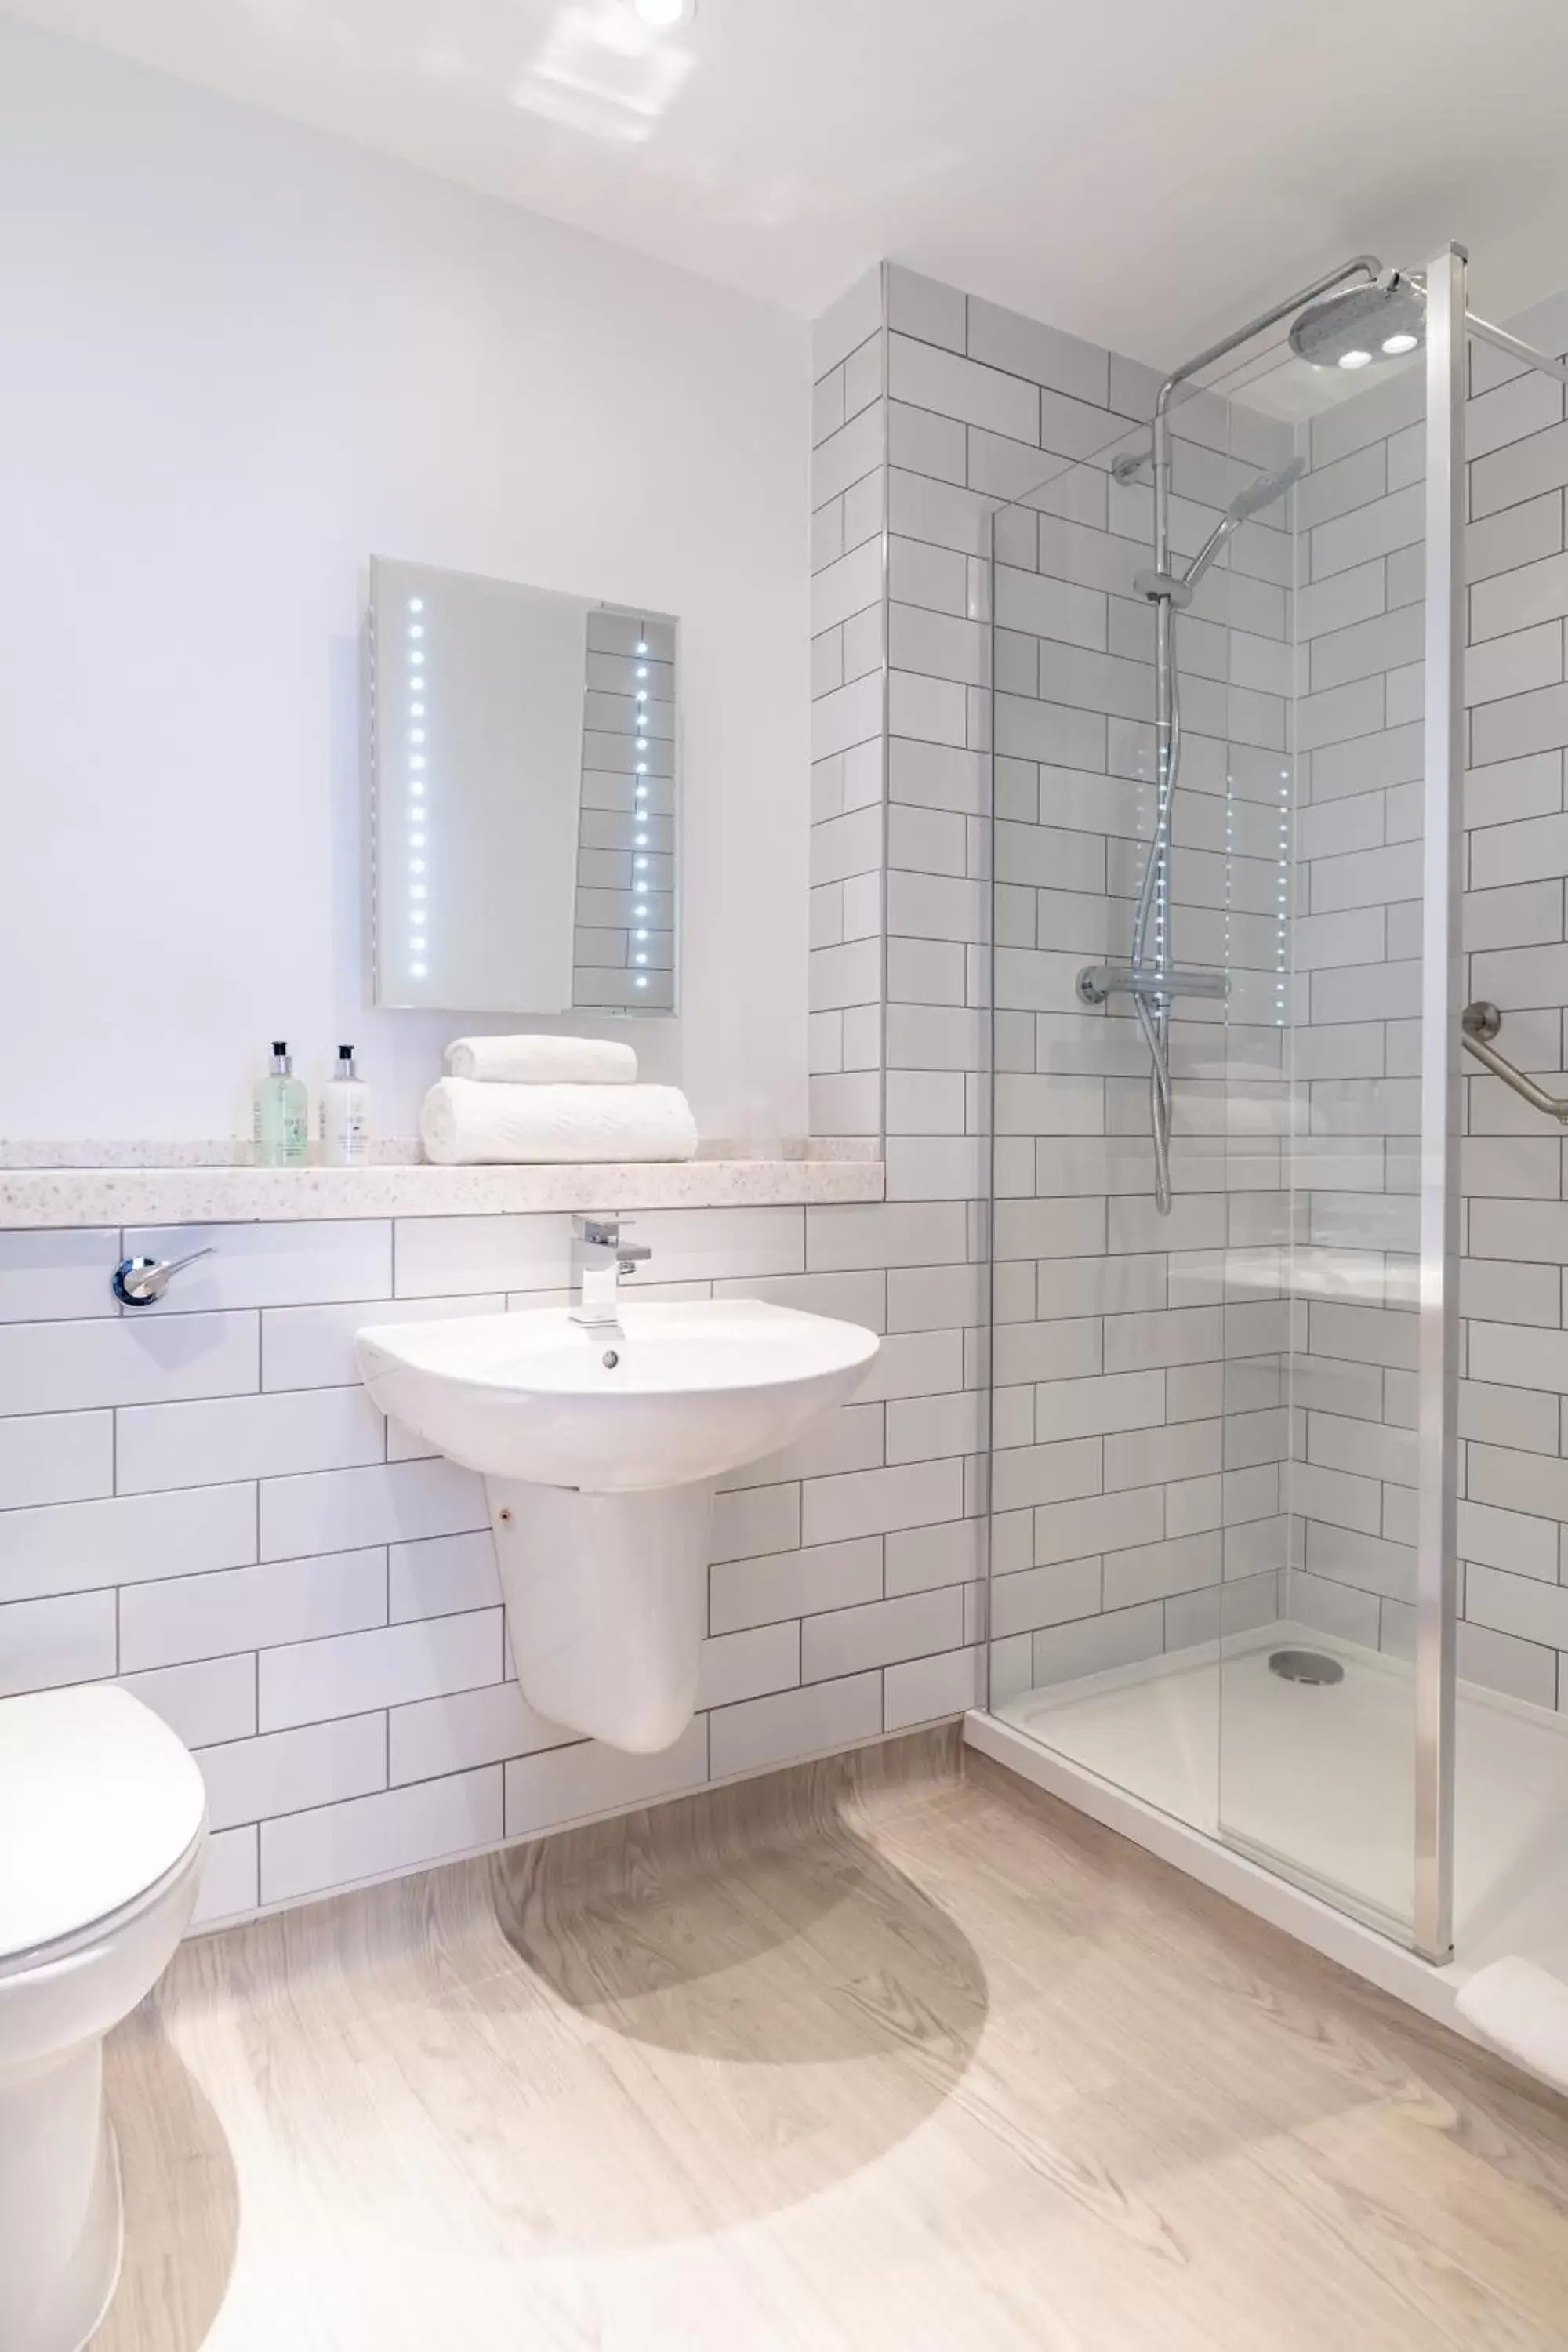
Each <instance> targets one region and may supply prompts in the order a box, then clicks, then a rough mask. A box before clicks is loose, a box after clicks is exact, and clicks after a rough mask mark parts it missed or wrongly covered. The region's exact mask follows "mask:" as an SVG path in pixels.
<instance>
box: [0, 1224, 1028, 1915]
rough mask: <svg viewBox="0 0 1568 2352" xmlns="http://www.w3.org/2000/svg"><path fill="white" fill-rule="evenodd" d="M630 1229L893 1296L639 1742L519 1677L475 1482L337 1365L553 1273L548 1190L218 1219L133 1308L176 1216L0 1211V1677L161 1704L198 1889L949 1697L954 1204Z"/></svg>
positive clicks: (384, 1858) (531, 1816)
mask: <svg viewBox="0 0 1568 2352" xmlns="http://www.w3.org/2000/svg"><path fill="white" fill-rule="evenodd" d="M638 1234H639V1237H640V1238H645V1239H647V1241H649V1243H650V1244H651V1245H652V1247H653V1250H654V1254H655V1255H654V1263H653V1266H652V1268H651V1269H650V1272H651V1275H652V1277H653V1279H654V1281H655V1282H656V1283H657V1282H659V1281H662V1280H665V1279H668V1280H671V1281H678V1282H679V1284H680V1285H681V1290H682V1295H683V1296H687V1297H706V1296H709V1295H710V1294H718V1295H721V1296H725V1297H771V1298H778V1299H782V1300H784V1302H786V1303H789V1304H796V1305H800V1306H805V1307H817V1308H819V1309H820V1310H821V1311H823V1312H825V1313H828V1314H842V1315H846V1316H849V1317H852V1318H857V1319H858V1320H861V1321H863V1322H865V1323H866V1324H868V1326H869V1327H871V1328H875V1329H876V1330H877V1331H879V1332H882V1331H884V1330H887V1329H888V1328H889V1322H891V1324H892V1325H893V1327H894V1328H893V1329H892V1332H891V1336H890V1337H889V1342H888V1347H887V1352H886V1356H885V1358H884V1360H882V1361H881V1362H880V1363H879V1366H878V1367H877V1369H876V1372H875V1374H874V1376H873V1378H872V1380H871V1381H869V1382H868V1385H867V1388H866V1391H864V1394H863V1398H862V1399H858V1400H857V1401H856V1402H853V1403H851V1404H849V1405H847V1406H846V1407H845V1408H843V1409H842V1410H841V1411H840V1412H838V1413H837V1414H836V1415H835V1416H833V1417H832V1418H831V1419H830V1420H829V1421H827V1422H826V1423H824V1424H823V1425H822V1426H821V1427H820V1429H819V1430H817V1431H816V1432H815V1433H811V1434H809V1435H808V1436H807V1437H806V1439H805V1440H804V1441H803V1442H802V1444H800V1445H798V1446H796V1447H795V1448H793V1449H791V1451H790V1453H789V1454H787V1455H781V1456H778V1457H776V1458H775V1459H774V1460H773V1462H770V1463H763V1464H757V1465H749V1466H748V1467H747V1468H746V1469H744V1470H743V1471H742V1472H740V1473H739V1474H737V1475H736V1477H735V1478H734V1479H733V1480H731V1482H730V1484H729V1486H727V1488H726V1490H725V1491H724V1492H723V1493H721V1495H720V1496H719V1498H718V1503H717V1507H716V1511H715V1524H714V1539H713V1546H712V1551H713V1559H714V1566H713V1568H712V1570H711V1571H710V1626H709V1630H710V1640H709V1641H708V1643H707V1645H706V1648H705V1652H704V1656H703V1664H702V1678H701V1686H700V1713H699V1715H698V1717H697V1719H696V1721H695V1722H694V1723H693V1725H692V1727H691V1728H690V1729H689V1732H688V1733H686V1734H685V1735H684V1736H683V1738H681V1740H680V1741H679V1743H678V1744H677V1746H676V1747H675V1748H672V1749H670V1750H669V1751H668V1753H667V1754H666V1755H664V1756H662V1757H652V1758H633V1757H626V1756H620V1755H617V1754H616V1752H615V1751H613V1750H611V1749H607V1748H602V1747H600V1746H598V1745H596V1744H595V1743H594V1742H592V1741H584V1740H582V1739H580V1738H578V1737H577V1736H576V1735H575V1734H574V1733H572V1732H569V1731H567V1730H564V1729H563V1727H561V1726H559V1725H557V1724H552V1723H549V1722H546V1721H545V1720H544V1719H543V1718H542V1717H540V1716H537V1715H536V1714H534V1713H533V1711H532V1710H531V1708H530V1707H529V1706H528V1705H527V1704H526V1702H525V1701H524V1699H523V1697H522V1695H521V1691H520V1690H519V1688H518V1685H517V1683H516V1681H515V1679H513V1676H512V1668H511V1662H510V1653H509V1650H508V1648H507V1644H506V1641H505V1635H504V1616H503V1612H502V1609H501V1605H500V1585H499V1580H498V1577H497V1572H496V1564H495V1554H494V1549H493V1547H492V1544H491V1541H490V1536H489V1523H488V1518H487V1513H486V1506H485V1498H484V1492H483V1487H482V1485H481V1483H480V1481H479V1479H478V1478H476V1477H474V1476H472V1475H470V1474H469V1473H468V1472H467V1471H463V1470H459V1469H457V1468H455V1467H454V1466H453V1465H451V1464H449V1463H447V1462H446V1461H445V1460H443V1459H441V1458H439V1457H425V1458H413V1459H406V1458H399V1448H400V1443H401V1433H398V1432H397V1431H395V1430H394V1429H389V1428H388V1427H387V1425H386V1424H384V1423H383V1422H382V1421H381V1418H380V1416H379V1415H378V1414H377V1413H376V1412H374V1409H373V1408H372V1407H371V1406H370V1404H369V1402H368V1399H367V1398H366V1397H365V1395H364V1392H363V1390H362V1389H361V1387H360V1386H359V1383H358V1381H357V1379H356V1376H355V1372H354V1366H353V1334H354V1332H355V1331H356V1330H357V1329H358V1328H360V1327H361V1326H362V1325H364V1324H372V1323H377V1322H382V1321H386V1320H390V1319H393V1318H407V1317H425V1316H427V1315H431V1314H443V1313H454V1314H463V1313H476V1312H492V1313H502V1312H505V1311H506V1299H507V1297H508V1296H509V1295H510V1297H513V1299H514V1300H516V1302H517V1303H519V1304H530V1305H531V1304H533V1303H535V1302H536V1301H537V1300H538V1299H540V1298H541V1297H549V1296H552V1295H555V1294H559V1293H560V1292H561V1291H562V1290H563V1287H564V1286H565V1284H566V1281H567V1278H568V1263H569V1226H568V1221H567V1220H565V1219H564V1218H559V1217H552V1216H538V1217H513V1216H496V1217H474V1218H454V1219H448V1218H430V1219H423V1218H421V1219H408V1220H403V1221H399V1222H397V1223H395V1224H394V1223H353V1222H349V1223H321V1224H312V1223H309V1222H307V1223H288V1224H274V1225H267V1224H261V1225H243V1226H241V1225H235V1226H228V1225H224V1226H217V1227H214V1228H211V1229H206V1228H204V1229H203V1230H202V1232H201V1233H200V1234H199V1235H195V1239H198V1240H200V1241H203V1242H206V1241H210V1242H212V1243H213V1244H216V1253H217V1255H216V1257H215V1258H214V1259H212V1260H210V1261H208V1262H207V1263H206V1264H205V1265H204V1267H203V1268H202V1269H200V1273H201V1281H200V1283H199V1284H195V1283H192V1284H187V1285H184V1286H182V1287H181V1288H180V1289H179V1290H176V1291H171V1293H170V1295H169V1297H168V1298H167V1300H166V1301H164V1302H163V1304H161V1305H159V1306H157V1307H151V1308H147V1309H144V1310H139V1311H137V1312H134V1313H131V1312H121V1311H120V1310H118V1309H116V1307H115V1306H114V1302H113V1300H112V1298H111V1297H110V1289H109V1274H110V1269H111V1267H112V1266H113V1265H114V1263H115V1261H116V1260H117V1258H118V1257H119V1256H120V1255H121V1254H122V1251H123V1250H124V1249H126V1248H129V1247H132V1246H135V1247H138V1248H141V1247H149V1248H161V1247H164V1246H166V1245H172V1244H176V1243H184V1241H185V1239H186V1236H185V1234H183V1233H179V1232H163V1233H161V1234H156V1235H151V1234H133V1235H132V1234H125V1235H122V1234H121V1233H119V1232H117V1231H104V1232H99V1233H94V1234H88V1235H83V1234H79V1233H76V1232H69V1231H61V1232H53V1233H16V1234H0V1301H3V1302H4V1304H5V1308H6V1318H5V1321H4V1323H3V1324H0V1330H3V1331H4V1332H5V1333H8V1334H9V1335H10V1339H9V1343H8V1344H10V1345H11V1346H12V1347H13V1348H14V1349H15V1357H14V1365H15V1369H14V1371H13V1373H12V1375H11V1378H12V1381H13V1382H14V1385H13V1386H12V1387H10V1388H9V1389H8V1391H7V1392H6V1394H5V1399H4V1403H5V1418H0V1692H4V1693H6V1694H9V1693H11V1692H16V1691H23V1690H29V1689H41V1688H46V1687H49V1686H53V1685H58V1684H62V1683H68V1682H78V1681H83V1680H88V1679H96V1678H109V1677H114V1678H117V1679H119V1680H121V1681H122V1682H123V1683H124V1684H125V1685H126V1687H127V1688H129V1689H131V1690H133V1691H135V1692H136V1693H137V1695H138V1696H141V1697H142V1698H143V1699H145V1700H146V1701H147V1703H148V1704H149V1705H150V1706H153V1707H155V1708H156V1709H157V1710H158V1711H159V1712H160V1713H161V1714H162V1715H163V1716H164V1717H165V1718H166V1719H167V1720H168V1721H169V1722H170V1723H171V1724H173V1725H174V1727H175V1729H176V1730H178V1731H179V1732H180V1734H181V1736H182V1737H183V1738H184V1739H185V1740H186V1741H187V1742H188V1743H189V1744H190V1745H191V1747H192V1748H194V1749H195V1753H196V1755H197V1758H198V1760H199V1761H200V1763H201V1765H202V1768H203V1770H204V1772H205V1776H206V1780H207V1787H208V1801H209V1811H210V1818H211V1823H212V1827H213V1830H214V1832H215V1836H214V1840H213V1846H212V1859H211V1861H210V1863H209V1866H208V1870H207V1874H206V1877H205V1884H204V1888H203V1894H202V1899H201V1909H200V1913H199V1918H200V1920H201V1921H203V1922H210V1921H211V1920H214V1919H216V1918H220V1917H226V1916H240V1915H243V1914H245V1913H247V1912H250V1911H253V1910H255V1909H256V1908H257V1907H258V1906H266V1905H270V1904H274V1903H281V1902H286V1901H290V1900H293V1899H296V1898H300V1897H304V1896H307V1895H318V1894H322V1893H326V1892H328V1891H330V1890H331V1889H332V1888H334V1887H338V1886H342V1885H351V1884H353V1883H355V1882H356V1881H359V1880H363V1879H366V1878H370V1877H374V1876H378V1875H382V1874H387V1873H395V1872H397V1871H400V1870H411V1869H416V1868H418V1867H420V1866H421V1865H423V1864H426V1863H428V1862H432V1861H436V1860H438V1859H441V1858H443V1857H445V1856H447V1855H449V1854H454V1853H460V1852H463V1851H466V1850H471V1849H473V1848H474V1847H476V1846H483V1845H487V1844H493V1843H499V1842H500V1840H502V1839H503V1838H510V1837H525V1836H532V1835H535V1834H537V1833H539V1832H542V1831H545V1830H548V1829H551V1828H552V1827H555V1826H557V1825H559V1824H561V1823H563V1822H567V1821H571V1820H575V1819H580V1818H582V1817H583V1816H584V1815H586V1814H590V1813H594V1812H599V1811H607V1810H612V1809H615V1808H617V1807H620V1806H623V1805H630V1804H637V1803H641V1802H646V1801H651V1800H653V1799H655V1798H658V1797H660V1796H664V1795H669V1794H673V1793H675V1792H676V1791H677V1790H681V1789H688V1788H691V1787H695V1786H699V1785H700V1784H701V1783H702V1782H704V1781H705V1780H707V1779H708V1778H709V1777H710V1774H711V1775H712V1776H714V1777H721V1776H722V1775H724V1774H728V1773H734V1772H744V1771H751V1770H758V1769H764V1768H765V1767H767V1766H769V1765H773V1764H780V1763H787V1762H791V1761H794V1760H795V1759H799V1758H802V1757H805V1756H807V1755H811V1754H816V1753H819V1752H821V1751H823V1750H825V1749H830V1748H841V1747H844V1746H846V1745H847V1744H852V1743H853V1742H855V1741H858V1740H863V1739H871V1738H878V1737H879V1736H880V1735H881V1734H882V1733H883V1732H884V1731H892V1730H901V1729H903V1728H905V1727H908V1726H910V1724H913V1723H916V1722H920V1721H924V1720H929V1719H931V1718H934V1717H942V1716H945V1715H952V1714H954V1713H956V1712H958V1711H959V1710H960V1709H961V1708H962V1707H963V1706H965V1705H966V1704H969V1703H970V1702H971V1700H972V1698H973V1694H974V1691H975V1689H976V1687H977V1685H976V1676H977V1673H978V1666H979V1658H980V1651H979V1647H978V1643H979V1619H978V1606H977V1603H978V1596H979V1592H980V1584H979V1579H980V1577H981V1574H982V1557H983V1555H982V1548H981V1543H980V1528H981V1523H980V1521H979V1519H978V1518H977V1517H975V1516H974V1514H975V1513H976V1512H977V1511H978V1508H979V1496H978V1483H977V1481H976V1479H975V1477H974V1475H973V1461H974V1456H975V1454H976V1451H977V1448H978V1444H979V1438H978V1429H979V1412H980V1406H981V1402H982V1397H981V1391H980V1389H979V1386H978V1383H979V1381H980V1379H981V1377H982V1358H981V1355H980V1353H979V1351H978V1350H977V1349H975V1347H974V1346H973V1339H970V1340H969V1344H968V1345H966V1337H968V1335H971V1334H973V1331H974V1329H975V1328H976V1327H977V1325H978V1323H979V1320H980V1311H981V1306H982V1297H983V1283H982V1276H983V1272H984V1269H983V1266H982V1265H981V1264H980V1263H979V1261H978V1259H977V1257H976V1255H975V1249H976V1235H975V1232H974V1229H973V1222H972V1219H971V1217H970V1214H969V1213H968V1209H967V1206H966V1204H965V1203H963V1202H951V1201H941V1202H900V1203H898V1204H897V1205H889V1206H887V1207H849V1208H839V1207H821V1208H816V1207H813V1208H786V1209H775V1208H756V1209H736V1210H728V1209H719V1210H690V1211H674V1212H668V1213H663V1212H661V1213H658V1214H654V1213H647V1214H646V1215H644V1216H641V1217H639V1219H638ZM193 1271H194V1272H195V1269H193ZM889 1309H891V1313H889ZM8 1361H10V1359H8ZM889 1465H893V1466H889Z"/></svg>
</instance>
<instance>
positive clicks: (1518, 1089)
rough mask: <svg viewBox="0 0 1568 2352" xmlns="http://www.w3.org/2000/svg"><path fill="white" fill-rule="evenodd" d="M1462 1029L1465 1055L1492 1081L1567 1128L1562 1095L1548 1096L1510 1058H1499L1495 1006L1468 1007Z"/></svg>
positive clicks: (1499, 1021) (1498, 1020) (1499, 1020)
mask: <svg viewBox="0 0 1568 2352" xmlns="http://www.w3.org/2000/svg"><path fill="white" fill-rule="evenodd" d="M1459 1027H1460V1031H1461V1034H1462V1035H1463V1038H1464V1043H1465V1049H1466V1051H1467V1052H1468V1053H1471V1054H1473V1055H1475V1057H1476V1059H1477V1061H1478V1062H1479V1063H1481V1064H1483V1065H1484V1066H1485V1067H1486V1068H1487V1069H1489V1071H1490V1072H1491V1074H1492V1076H1493V1077H1495V1078H1500V1079H1501V1080H1502V1082H1503V1084H1504V1086H1505V1087H1512V1088H1513V1090H1514V1093H1515V1094H1516V1095H1519V1096H1521V1097H1523V1099H1524V1100H1525V1101H1526V1102H1527V1103H1529V1104H1530V1105H1531V1108H1532V1109H1535V1110H1541V1111H1544V1112H1545V1113H1546V1116H1547V1118H1554V1119H1556V1120H1557V1121H1558V1123H1559V1124H1560V1125H1562V1126H1565V1127H1568V1102H1565V1101H1564V1100H1563V1098H1562V1097H1561V1096H1559V1095H1549V1094H1548V1093H1547V1091H1546V1089H1545V1087H1538V1086H1537V1085H1536V1083H1535V1080H1534V1079H1533V1078H1527V1077H1526V1076H1525V1075H1524V1072H1523V1071H1522V1070H1516V1069H1515V1068H1514V1066H1513V1064H1512V1063H1511V1062H1510V1060H1509V1059H1508V1057H1507V1055H1503V1054H1500V1053H1499V1052H1498V1050H1497V1047H1496V1046H1495V1045H1493V1044H1492V1039H1493V1038H1494V1037H1495V1036H1496V1035H1497V1034H1498V1032H1499V1030H1500V1028H1501V1027H1502V1014H1501V1013H1500V1012H1499V1011H1498V1009H1497V1006H1496V1005H1495V1004H1487V1003H1482V1002H1478V1003H1474V1004H1467V1005H1466V1007H1465V1009H1464V1012H1463V1013H1462V1014H1461V1015H1460V1019H1459Z"/></svg>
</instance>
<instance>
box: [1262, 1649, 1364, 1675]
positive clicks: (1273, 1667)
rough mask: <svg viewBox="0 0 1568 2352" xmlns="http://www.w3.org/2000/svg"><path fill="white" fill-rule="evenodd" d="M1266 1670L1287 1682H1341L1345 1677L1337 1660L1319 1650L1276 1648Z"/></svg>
mask: <svg viewBox="0 0 1568 2352" xmlns="http://www.w3.org/2000/svg"><path fill="white" fill-rule="evenodd" d="M1268 1671H1269V1673H1270V1674H1271V1675H1282V1676H1283V1677H1284V1679H1285V1681H1286V1682H1288V1683H1342V1682H1343V1680H1344V1678H1345V1670H1344V1668H1343V1666H1342V1665H1341V1664H1340V1662H1339V1660H1338V1659H1337V1658H1326V1657H1325V1656H1324V1655H1323V1654H1322V1652H1321V1650H1276V1651H1275V1652H1274V1653H1273V1654H1272V1655H1271V1656H1270V1658H1269V1661H1268Z"/></svg>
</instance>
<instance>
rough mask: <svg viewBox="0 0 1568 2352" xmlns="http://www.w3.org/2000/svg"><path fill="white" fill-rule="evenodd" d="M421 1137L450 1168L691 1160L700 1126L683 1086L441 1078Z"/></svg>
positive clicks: (423, 1117)
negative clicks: (489, 1163) (497, 1082)
mask: <svg viewBox="0 0 1568 2352" xmlns="http://www.w3.org/2000/svg"><path fill="white" fill-rule="evenodd" d="M419 1132H420V1135H421V1136H422V1137H423V1139H424V1142H425V1149H426V1152H427V1153H428V1154H429V1156H430V1158H431V1159H432V1160H439V1161H440V1162H441V1163H442V1164H443V1165H444V1166H446V1167H463V1166H471V1165H474V1164H477V1163H479V1162H481V1161H492V1162H506V1161H512V1160H514V1161H518V1162H522V1161H535V1160H546V1161H548V1160H690V1159H691V1158H692V1157H693V1156H694V1154H695V1153H696V1150H697V1122H696V1120H695V1119H694V1118H692V1116H691V1108H690V1106H689V1103H688V1102H687V1099H686V1097H685V1096H684V1095H683V1094H682V1093H681V1091H680V1088H679V1087H616V1086H611V1087H541V1086H526V1087H520V1086H511V1087H507V1086H491V1085H484V1086H481V1085H479V1083H478V1082H477V1081H476V1080H474V1079H472V1078H439V1079H437V1082H436V1084H435V1085H434V1086H433V1087H431V1089H430V1091H429V1093H428V1094H427V1095H426V1097H425V1101H424V1105H423V1108H421V1110H420V1113H419Z"/></svg>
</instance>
